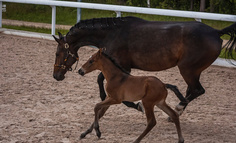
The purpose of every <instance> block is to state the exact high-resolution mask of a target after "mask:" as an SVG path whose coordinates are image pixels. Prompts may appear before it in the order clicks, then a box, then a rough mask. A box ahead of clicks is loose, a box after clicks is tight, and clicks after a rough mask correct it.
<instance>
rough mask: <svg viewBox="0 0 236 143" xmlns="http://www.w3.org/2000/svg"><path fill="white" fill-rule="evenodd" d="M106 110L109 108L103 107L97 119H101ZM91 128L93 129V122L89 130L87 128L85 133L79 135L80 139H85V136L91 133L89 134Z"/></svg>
mask: <svg viewBox="0 0 236 143" xmlns="http://www.w3.org/2000/svg"><path fill="white" fill-rule="evenodd" d="M108 108H109V106H108V107H104V108H102V109H101V110H100V111H99V119H100V118H102V116H103V115H104V114H105V112H106V111H107V109H108ZM93 128H94V122H93V124H92V125H91V126H90V128H88V130H87V131H85V132H84V133H82V134H81V135H80V139H83V138H85V136H86V135H87V134H89V133H91V132H92V131H93Z"/></svg>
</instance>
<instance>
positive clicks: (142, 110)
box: [137, 102, 144, 113]
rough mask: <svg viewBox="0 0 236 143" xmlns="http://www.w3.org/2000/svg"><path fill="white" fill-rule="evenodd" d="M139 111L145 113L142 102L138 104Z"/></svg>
mask: <svg viewBox="0 0 236 143" xmlns="http://www.w3.org/2000/svg"><path fill="white" fill-rule="evenodd" d="M137 110H138V111H141V112H142V113H144V108H143V104H142V102H138V108H137Z"/></svg>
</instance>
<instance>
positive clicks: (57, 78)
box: [53, 74, 65, 81]
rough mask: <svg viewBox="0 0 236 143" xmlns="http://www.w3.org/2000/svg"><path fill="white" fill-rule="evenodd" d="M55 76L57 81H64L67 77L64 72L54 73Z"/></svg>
mask: <svg viewBox="0 0 236 143" xmlns="http://www.w3.org/2000/svg"><path fill="white" fill-rule="evenodd" d="M53 78H55V79H56V80H57V81H62V80H63V79H65V76H64V75H62V74H53Z"/></svg>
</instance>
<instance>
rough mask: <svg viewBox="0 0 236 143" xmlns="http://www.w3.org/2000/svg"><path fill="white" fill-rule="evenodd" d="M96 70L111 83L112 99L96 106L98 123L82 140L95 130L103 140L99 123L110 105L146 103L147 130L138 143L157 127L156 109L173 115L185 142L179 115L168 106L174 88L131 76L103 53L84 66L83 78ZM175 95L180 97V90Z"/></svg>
mask: <svg viewBox="0 0 236 143" xmlns="http://www.w3.org/2000/svg"><path fill="white" fill-rule="evenodd" d="M94 70H100V71H101V72H102V73H103V75H104V77H105V79H106V80H107V83H106V91H107V94H108V96H107V98H106V99H105V100H103V101H102V102H100V103H98V104H96V106H95V108H94V112H95V120H94V122H93V124H92V125H91V126H90V128H89V129H88V130H87V131H85V132H84V133H82V134H81V136H80V138H84V137H85V136H86V135H87V134H89V133H91V132H92V130H93V129H95V131H96V134H97V136H98V137H99V138H100V137H101V132H100V129H99V123H98V121H99V119H100V118H101V117H102V116H103V115H104V114H105V112H106V111H107V109H108V108H109V107H110V105H114V104H120V103H121V102H122V101H138V100H142V103H143V106H144V109H145V114H146V117H147V127H146V129H145V130H144V131H143V133H142V134H141V135H140V136H139V137H138V138H137V139H136V140H135V142H134V143H139V142H140V141H141V140H142V139H143V138H144V137H145V136H146V135H147V134H148V133H149V132H150V131H151V129H152V128H153V127H154V126H155V125H156V119H155V115H154V106H157V107H159V108H160V109H162V110H163V111H164V112H165V113H167V114H168V115H169V117H170V118H171V119H172V120H173V122H174V123H175V125H176V129H177V133H178V138H179V143H183V142H184V138H183V136H182V133H181V128H180V122H179V115H178V114H177V113H176V112H175V111H174V110H172V109H171V108H170V107H169V106H168V105H167V104H166V102H165V100H166V97H167V89H166V87H168V86H172V85H168V86H166V85H165V84H164V83H162V82H161V81H160V80H159V79H158V78H156V77H153V76H132V75H130V74H129V72H126V71H125V70H123V68H122V67H120V66H119V65H118V64H117V63H116V62H115V61H114V60H113V59H112V58H111V57H109V56H108V55H106V54H105V53H103V51H102V49H100V50H99V51H98V52H97V53H96V54H94V55H93V56H92V57H91V58H89V60H88V61H87V62H86V63H85V64H84V65H82V67H81V68H80V70H79V74H81V75H82V76H83V75H85V74H87V73H90V72H92V71H94ZM172 87H174V86H172ZM174 91H177V92H178V93H180V92H179V91H178V89H177V88H176V89H175V90H174ZM182 97H183V96H182ZM183 98H184V97H183Z"/></svg>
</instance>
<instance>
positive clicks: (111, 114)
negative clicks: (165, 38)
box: [0, 33, 236, 143]
mask: <svg viewBox="0 0 236 143" xmlns="http://www.w3.org/2000/svg"><path fill="white" fill-rule="evenodd" d="M56 45H57V44H56V42H54V41H48V40H41V39H33V38H24V37H17V36H10V35H4V34H1V33H0V57H1V60H0V66H1V69H0V83H1V88H0V142H1V143H6V142H11V143H15V142H17V143H22V142H42V143H44V142H55V143H59V142H62V143H70V142H71V143H74V142H79V143H94V142H98V143H125V142H132V141H134V140H135V139H136V138H137V137H138V135H140V134H141V132H142V131H143V130H144V129H145V126H146V118H145V115H144V114H142V113H140V112H138V111H136V110H133V109H130V108H127V107H126V106H124V105H123V104H120V105H114V106H112V107H110V109H109V110H108V111H107V113H106V115H105V116H104V117H103V118H102V119H101V120H100V129H101V132H102V137H101V139H97V137H96V135H95V133H94V132H93V133H91V134H90V135H88V136H87V137H86V138H85V139H83V140H79V136H80V134H81V133H82V132H83V131H85V130H86V129H87V128H88V127H89V126H90V124H91V122H92V121H93V119H94V113H93V108H94V105H95V104H96V103H98V102H100V98H99V95H98V94H99V92H98V85H97V83H96V80H97V75H98V73H99V72H98V71H96V72H92V73H90V74H88V75H86V76H85V77H81V76H79V75H78V74H77V73H76V71H74V72H68V73H67V74H66V79H65V80H64V81H61V82H58V81H56V80H55V79H53V77H52V72H53V64H54V60H55V51H56ZM95 52H96V49H93V48H89V47H83V48H81V49H80V50H79V55H80V62H79V65H78V66H79V67H80V66H81V65H82V64H83V63H84V62H85V61H86V60H87V59H88V57H89V56H91V55H92V54H93V53H95ZM132 74H133V75H154V76H156V77H158V78H160V79H161V80H162V81H163V82H166V83H171V84H175V85H177V86H178V87H179V89H180V90H181V92H182V93H185V90H186V84H185V82H184V81H183V78H182V77H181V76H180V74H179V72H178V69H177V68H172V69H169V70H165V71H162V72H143V71H139V70H133V71H132ZM235 81H236V69H230V68H223V67H216V66H211V67H209V68H208V69H207V70H206V71H204V72H203V74H202V76H201V83H202V85H203V87H205V89H206V93H205V94H204V95H202V96H201V97H199V98H198V99H196V100H194V101H193V102H192V103H191V104H190V105H189V106H188V107H187V109H186V111H185V112H184V114H183V115H182V116H181V117H180V121H181V127H182V132H183V136H184V138H185V141H186V142H192V143H194V142H198V143H222V142H225V143H226V142H227V143H235V140H236V137H235V135H236V92H235V84H236V82H235ZM167 103H168V104H169V105H170V106H171V107H175V105H176V104H177V103H178V100H177V98H176V97H175V95H174V94H173V93H172V92H169V95H168V99H167ZM155 115H156V119H157V125H156V126H155V127H154V129H153V130H152V131H151V132H150V133H149V135H148V136H147V137H145V138H144V139H143V141H142V142H146V143H154V142H163V143H169V142H177V133H176V130H175V126H174V124H172V123H169V122H167V120H166V118H167V115H166V114H164V113H163V112H162V111H160V110H159V109H157V108H155Z"/></svg>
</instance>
